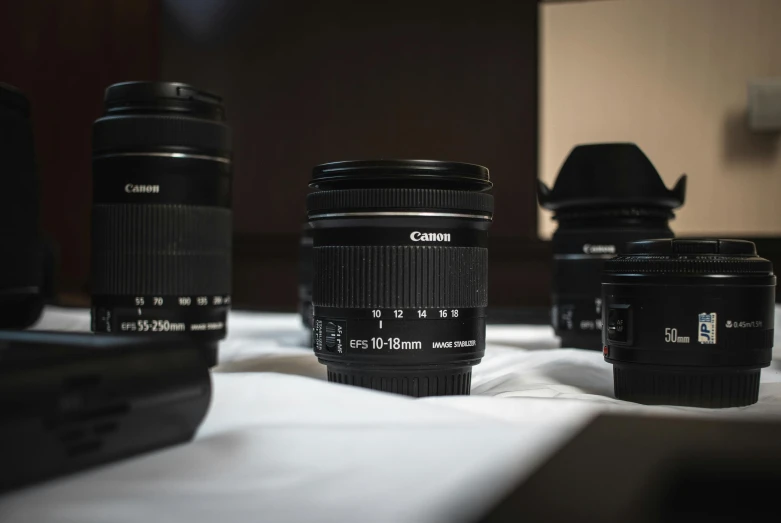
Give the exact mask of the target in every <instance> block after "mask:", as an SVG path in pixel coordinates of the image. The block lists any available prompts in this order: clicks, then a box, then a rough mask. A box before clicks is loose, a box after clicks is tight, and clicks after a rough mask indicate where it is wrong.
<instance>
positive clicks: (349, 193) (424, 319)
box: [307, 160, 494, 396]
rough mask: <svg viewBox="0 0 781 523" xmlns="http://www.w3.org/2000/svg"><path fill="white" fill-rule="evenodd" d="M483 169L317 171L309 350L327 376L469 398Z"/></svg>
mask: <svg viewBox="0 0 781 523" xmlns="http://www.w3.org/2000/svg"><path fill="white" fill-rule="evenodd" d="M491 185H492V184H491V182H490V179H489V176H488V169H486V168H484V167H480V166H478V165H471V164H464V163H452V162H439V161H430V160H395V161H393V160H381V161H354V162H336V163H329V164H324V165H321V166H318V167H316V168H315V169H314V173H313V179H312V182H311V184H310V187H312V188H314V189H315V190H314V192H312V193H311V194H309V196H308V198H307V211H308V213H309V220H310V223H311V225H312V228H313V231H314V247H313V270H314V272H313V275H314V281H313V289H312V303H313V306H314V329H313V345H314V350H315V354H316V355H317V357H318V359H319V360H320V362H321V363H323V364H325V365H326V366H327V367H328V379H329V381H334V382H338V383H346V384H350V385H356V386H360V387H367V388H371V389H376V390H383V391H388V392H395V393H399V394H406V395H409V396H434V395H453V394H469V391H470V386H471V377H472V366H473V365H476V364H477V363H479V362H480V359H481V358H482V357H483V354H484V353H485V307H486V305H487V300H488V295H487V280H488V249H487V231H488V227H489V225H490V224H491V219H492V216H493V205H494V203H493V196H491V195H490V194H488V193H487V192H486V191H488V190H489V189H490V188H491Z"/></svg>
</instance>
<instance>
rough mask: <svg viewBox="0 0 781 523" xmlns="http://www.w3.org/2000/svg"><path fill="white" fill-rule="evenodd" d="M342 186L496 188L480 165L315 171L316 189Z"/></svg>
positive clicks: (358, 164) (341, 165)
mask: <svg viewBox="0 0 781 523" xmlns="http://www.w3.org/2000/svg"><path fill="white" fill-rule="evenodd" d="M341 182H358V183H366V182H381V183H382V182H399V183H410V182H412V183H416V182H423V183H427V182H446V183H447V182H451V183H456V184H459V185H464V186H467V187H472V188H477V189H479V190H483V191H487V190H489V189H490V188H491V187H492V186H493V184H492V183H491V179H490V176H489V174H488V169H487V168H485V167H483V166H481V165H475V164H471V163H461V162H441V161H437V160H358V161H344V162H331V163H324V164H322V165H318V166H317V167H315V168H314V169H313V171H312V181H311V183H310V184H309V186H310V187H315V188H317V187H321V186H322V185H329V184H333V183H341ZM390 185H394V184H392V183H391V184H390Z"/></svg>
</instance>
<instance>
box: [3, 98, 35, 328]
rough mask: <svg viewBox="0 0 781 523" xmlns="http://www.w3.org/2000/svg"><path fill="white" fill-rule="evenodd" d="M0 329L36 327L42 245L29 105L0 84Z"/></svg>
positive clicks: (25, 99)
mask: <svg viewBox="0 0 781 523" xmlns="http://www.w3.org/2000/svg"><path fill="white" fill-rule="evenodd" d="M0 158H2V163H1V164H0V165H2V167H0V169H1V170H0V178H2V184H3V188H2V190H1V191H0V240H2V242H3V245H4V246H5V247H7V248H4V249H3V254H2V256H0V328H3V329H23V328H25V327H29V326H30V325H32V324H33V323H35V322H36V321H37V320H38V318H39V317H40V315H41V312H42V310H43V305H44V296H43V291H42V286H43V283H44V277H43V274H44V261H43V260H44V256H43V245H42V242H41V238H40V232H39V223H40V217H39V209H40V203H39V189H38V176H37V173H36V163H35V146H34V140H33V127H32V122H31V120H30V103H29V101H28V100H27V97H26V96H25V95H24V94H23V93H22V92H21V91H19V90H18V89H16V88H14V87H12V86H10V85H7V84H2V83H0Z"/></svg>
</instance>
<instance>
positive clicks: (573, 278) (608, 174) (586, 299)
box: [538, 143, 686, 350]
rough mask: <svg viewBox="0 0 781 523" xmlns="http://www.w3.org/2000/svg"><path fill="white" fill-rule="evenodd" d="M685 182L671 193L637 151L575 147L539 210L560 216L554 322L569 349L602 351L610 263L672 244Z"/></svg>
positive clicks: (542, 195)
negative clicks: (626, 252) (648, 243)
mask: <svg viewBox="0 0 781 523" xmlns="http://www.w3.org/2000/svg"><path fill="white" fill-rule="evenodd" d="M685 193H686V177H685V176H682V177H681V178H680V179H679V180H678V183H677V184H676V185H675V188H674V189H672V190H668V189H667V188H666V187H665V186H664V182H662V179H661V178H660V176H659V173H658V172H657V171H656V169H655V168H654V166H653V164H652V163H651V161H650V160H649V159H648V158H647V157H646V155H645V154H643V151H641V150H640V148H639V147H637V145H635V144H631V143H611V144H593V145H580V146H577V147H575V148H574V149H573V150H572V151H571V152H570V154H569V156H568V157H567V159H566V161H565V162H564V165H563V166H562V167H561V170H560V171H559V175H558V177H557V179H556V184H555V185H554V187H553V189H549V188H548V187H546V186H545V185H544V184H543V183H542V182H539V185H538V198H539V202H540V205H541V206H542V207H544V208H545V209H548V210H551V211H553V212H554V216H553V218H554V219H555V220H556V221H557V222H558V227H557V229H556V232H555V233H554V235H553V241H552V244H553V283H552V285H553V289H552V296H551V298H552V300H551V301H552V305H553V306H552V310H551V319H552V323H553V328H554V329H555V331H556V335H557V336H560V337H561V344H562V346H563V347H577V348H583V349H593V350H599V349H600V348H601V347H602V343H601V341H602V340H601V336H602V298H601V297H600V283H601V278H602V265H603V263H604V261H605V260H606V259H608V258H611V257H612V256H614V255H615V254H617V253H621V252H622V251H623V248H624V246H625V245H626V244H627V242H630V241H634V240H643V239H648V238H670V237H672V236H673V232H672V231H671V230H670V227H669V220H670V219H672V218H673V212H672V210H673V209H675V208H677V207H680V206H681V205H683V200H684V197H685Z"/></svg>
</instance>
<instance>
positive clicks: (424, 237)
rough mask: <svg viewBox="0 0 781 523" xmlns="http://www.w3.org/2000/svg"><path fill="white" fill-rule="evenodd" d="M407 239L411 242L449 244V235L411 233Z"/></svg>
mask: <svg viewBox="0 0 781 523" xmlns="http://www.w3.org/2000/svg"><path fill="white" fill-rule="evenodd" d="M409 239H410V240H412V241H413V242H449V241H450V234H449V233H441V232H437V233H434V232H419V231H413V232H411V233H410V235H409Z"/></svg>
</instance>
